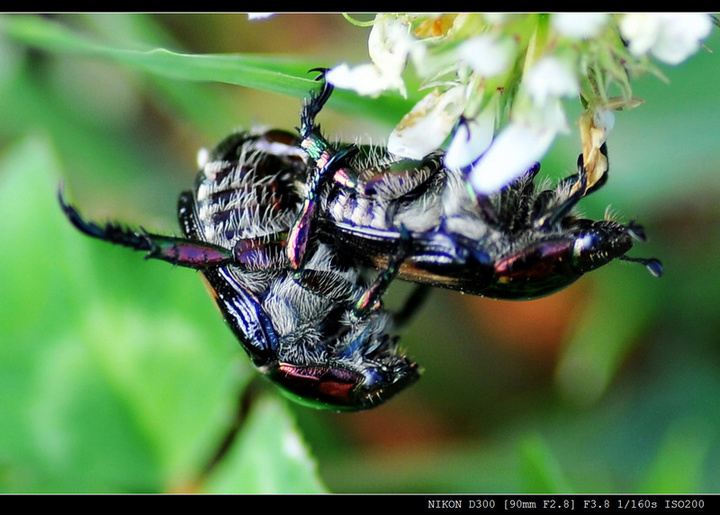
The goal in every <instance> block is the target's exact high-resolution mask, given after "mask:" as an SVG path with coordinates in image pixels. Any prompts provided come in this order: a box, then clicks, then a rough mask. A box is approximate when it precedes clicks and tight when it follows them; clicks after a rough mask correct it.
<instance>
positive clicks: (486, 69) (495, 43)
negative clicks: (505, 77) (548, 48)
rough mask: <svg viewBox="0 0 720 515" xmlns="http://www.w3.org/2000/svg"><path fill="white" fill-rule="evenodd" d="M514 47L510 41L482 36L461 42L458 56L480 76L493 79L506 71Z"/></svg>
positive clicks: (488, 35)
mask: <svg viewBox="0 0 720 515" xmlns="http://www.w3.org/2000/svg"><path fill="white" fill-rule="evenodd" d="M516 46H517V45H516V44H515V43H514V41H512V40H510V39H501V38H499V37H498V36H495V35H490V34H482V35H480V36H476V37H474V38H471V39H468V40H467V41H465V42H463V43H462V44H461V45H460V46H459V47H458V56H459V57H460V59H462V60H463V61H465V62H466V63H468V64H469V65H470V67H471V68H472V69H473V70H475V71H476V72H477V73H478V74H479V75H480V76H482V77H494V76H496V75H499V74H500V73H503V72H505V71H507V70H508V68H509V67H510V64H511V63H512V60H513V57H514V54H515V48H516Z"/></svg>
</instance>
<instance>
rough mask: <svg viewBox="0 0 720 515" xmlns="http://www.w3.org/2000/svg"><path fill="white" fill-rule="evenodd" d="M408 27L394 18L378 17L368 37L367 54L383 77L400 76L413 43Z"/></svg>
mask: <svg viewBox="0 0 720 515" xmlns="http://www.w3.org/2000/svg"><path fill="white" fill-rule="evenodd" d="M413 41H414V40H413V38H412V36H411V35H410V26H409V25H408V24H407V23H405V22H403V21H402V20H401V19H399V18H397V17H394V16H382V15H381V16H378V17H377V19H376V21H375V23H374V24H373V26H372V30H371V31H370V36H369V37H368V54H369V55H370V59H372V62H373V63H375V66H377V67H378V68H379V69H380V70H381V72H382V74H383V75H388V76H400V75H401V74H402V72H403V71H404V70H405V64H406V63H407V57H408V53H409V52H410V47H411V45H412V43H413Z"/></svg>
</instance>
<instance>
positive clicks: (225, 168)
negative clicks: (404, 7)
mask: <svg viewBox="0 0 720 515" xmlns="http://www.w3.org/2000/svg"><path fill="white" fill-rule="evenodd" d="M297 143H298V142H297V140H296V138H295V136H293V135H292V134H290V133H287V132H283V131H279V130H270V131H267V132H264V133H258V134H250V133H245V132H242V133H236V134H233V135H231V136H229V137H228V138H226V139H225V140H224V141H223V142H221V143H220V144H219V145H218V146H217V147H216V148H215V149H214V150H213V151H212V153H211V154H210V156H209V159H208V161H207V162H206V163H205V164H204V166H203V167H202V170H201V171H200V173H199V174H198V176H197V180H196V184H195V187H194V189H193V191H187V192H184V193H182V195H181V196H180V200H179V206H178V217H179V221H180V226H181V229H182V233H183V235H184V236H183V237H181V238H178V237H172V236H164V235H159V234H152V233H149V232H146V231H145V230H143V229H140V230H139V231H135V230H131V229H128V228H125V227H124V226H122V225H120V224H118V223H115V222H109V223H106V224H104V225H99V224H97V223H94V222H92V221H88V220H85V219H83V218H82V217H81V215H80V214H79V213H78V211H77V210H76V209H75V208H74V207H73V206H71V205H69V204H68V203H67V202H66V201H65V200H64V198H63V191H62V188H61V189H60V191H59V200H60V204H61V206H62V209H63V211H64V212H65V214H66V215H67V217H68V218H69V220H70V221H71V222H72V223H73V224H74V225H75V227H76V228H78V229H79V230H80V231H82V232H83V233H85V234H87V235H89V236H92V237H94V238H99V239H101V240H105V241H108V242H110V243H115V244H119V245H124V246H127V247H130V248H133V249H135V250H140V251H146V252H147V257H148V258H153V259H161V260H164V261H168V262H170V263H172V264H174V265H179V266H183V267H187V268H192V269H196V270H200V271H201V272H202V274H203V275H204V276H205V278H206V279H207V282H208V283H209V285H210V287H211V289H212V292H213V296H214V298H215V302H216V303H217V305H218V307H219V308H220V311H221V312H222V314H223V316H224V318H225V320H226V322H227V323H228V325H229V326H230V328H231V329H232V331H233V332H234V333H235V335H236V336H237V338H238V339H239V341H240V343H241V345H242V346H243V348H244V349H245V351H246V352H247V354H248V355H249V357H250V359H251V360H252V362H253V363H254V364H255V366H256V367H257V368H258V370H259V371H260V372H262V373H263V374H265V375H266V376H267V377H268V378H270V380H271V381H273V382H274V383H275V384H276V385H278V386H279V387H280V388H281V389H282V390H283V391H284V392H285V393H287V394H289V396H291V397H292V398H294V399H295V400H296V401H298V402H301V403H304V404H308V405H311V406H314V407H319V408H326V409H334V410H361V409H366V408H371V407H373V406H377V405H379V404H381V403H383V402H384V401H386V400H387V399H389V398H390V397H392V396H393V395H395V394H396V393H398V392H399V391H401V390H403V389H404V388H405V387H407V386H408V385H410V384H411V383H413V382H414V381H415V380H416V379H417V378H418V377H419V370H418V366H417V365H416V364H415V363H413V362H412V361H410V360H409V359H408V358H406V357H405V356H404V355H403V354H401V353H400V352H399V350H398V348H397V338H396V337H391V336H389V334H388V330H389V329H390V328H391V326H392V323H393V317H392V315H391V314H390V313H388V312H386V311H385V310H384V309H383V308H382V307H381V306H380V297H381V296H382V291H383V289H384V287H385V285H386V284H388V283H389V281H390V280H391V277H386V278H381V279H380V280H379V281H376V283H374V284H369V283H368V282H367V281H366V279H365V278H364V277H363V276H362V274H361V273H360V272H359V271H358V269H357V267H355V266H354V265H353V264H352V263H348V262H347V260H344V259H342V258H341V257H340V256H338V255H336V254H335V252H334V250H333V249H332V247H331V246H328V245H325V244H322V243H318V244H317V245H315V246H314V249H313V251H312V252H311V253H309V255H308V256H307V259H306V266H305V267H304V268H303V269H302V270H299V271H295V270H293V269H292V268H291V267H290V265H289V262H288V260H287V257H286V254H285V249H284V247H285V241H286V237H287V232H288V230H289V228H290V225H291V223H292V221H293V220H294V219H295V218H296V216H297V213H298V209H299V204H300V199H299V197H298V195H297V193H296V187H295V182H296V181H297V180H298V177H304V175H305V173H306V171H307V164H306V162H305V157H304V155H303V153H302V152H301V151H300V150H299V148H298V147H297ZM361 297H362V298H370V299H371V300H370V302H371V303H372V304H373V306H372V308H373V309H367V310H364V311H363V312H362V314H361V315H360V314H358V313H356V310H355V305H356V303H357V302H358V299H359V298H361Z"/></svg>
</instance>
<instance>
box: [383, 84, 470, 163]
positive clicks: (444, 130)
mask: <svg viewBox="0 0 720 515" xmlns="http://www.w3.org/2000/svg"><path fill="white" fill-rule="evenodd" d="M465 104H466V97H465V87H464V86H455V87H453V88H450V89H449V90H447V91H445V92H444V93H442V94H441V93H440V92H439V91H438V90H433V91H432V92H431V93H429V94H428V95H426V96H425V98H423V99H422V100H420V102H418V103H417V104H416V105H415V106H414V107H413V108H412V109H411V110H410V112H409V113H408V114H406V115H405V116H404V117H403V119H402V120H401V121H400V123H399V124H398V125H397V127H395V129H394V130H393V132H392V133H391V134H390V137H389V139H388V145H387V146H388V150H389V151H390V152H391V153H393V154H396V155H399V156H402V157H407V158H410V159H422V158H423V157H425V156H426V155H428V154H429V153H430V152H433V151H434V150H437V149H438V148H440V146H441V145H442V144H443V142H444V141H445V139H446V138H447V136H448V135H449V134H450V131H451V130H452V129H453V127H454V126H455V124H456V123H457V120H458V118H459V117H460V115H461V114H462V112H463V110H464V109H465Z"/></svg>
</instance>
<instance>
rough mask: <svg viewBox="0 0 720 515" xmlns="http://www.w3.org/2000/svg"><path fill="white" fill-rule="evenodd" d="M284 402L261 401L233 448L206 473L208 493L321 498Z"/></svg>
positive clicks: (276, 399) (312, 468)
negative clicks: (293, 494)
mask: <svg viewBox="0 0 720 515" xmlns="http://www.w3.org/2000/svg"><path fill="white" fill-rule="evenodd" d="M291 420H292V417H291V416H290V413H289V412H288V410H287V407H286V405H285V402H284V401H283V400H282V399H281V398H279V397H277V396H273V397H270V396H263V397H261V398H260V399H259V402H257V403H255V406H254V409H253V410H252V411H251V413H250V415H249V417H248V418H247V420H246V421H245V424H244V425H243V427H242V429H241V431H240V434H239V435H238V438H237V439H236V440H235V443H234V445H233V446H232V447H231V448H230V449H229V451H228V454H227V456H226V457H225V458H224V459H223V461H222V462H221V464H220V465H219V466H218V467H217V468H216V469H215V470H214V471H213V472H212V473H211V474H210V476H209V477H208V480H207V482H206V483H205V485H204V487H203V490H204V491H206V492H212V493H324V492H326V489H325V487H324V486H323V485H322V482H321V480H320V478H319V477H318V475H317V470H316V465H315V462H314V461H313V459H312V457H311V455H310V453H309V451H308V450H307V448H306V446H305V443H304V442H303V439H302V436H301V435H300V433H299V432H298V430H297V428H296V427H295V425H294V423H293V422H291Z"/></svg>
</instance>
